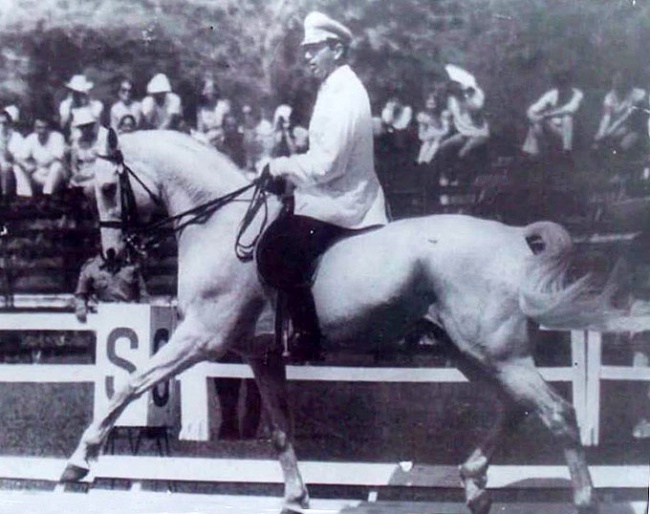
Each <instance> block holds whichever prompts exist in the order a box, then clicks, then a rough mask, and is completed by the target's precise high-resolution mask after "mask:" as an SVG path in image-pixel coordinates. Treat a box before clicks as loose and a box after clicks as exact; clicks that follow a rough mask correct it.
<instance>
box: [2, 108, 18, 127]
mask: <svg viewBox="0 0 650 514" xmlns="http://www.w3.org/2000/svg"><path fill="white" fill-rule="evenodd" d="M2 112H4V113H5V114H7V116H9V117H10V118H11V121H13V122H14V123H15V122H16V121H18V118H19V117H20V111H19V110H18V107H16V106H15V105H7V107H5V108H4V109H2Z"/></svg>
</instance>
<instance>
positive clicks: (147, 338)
mask: <svg viewBox="0 0 650 514" xmlns="http://www.w3.org/2000/svg"><path fill="white" fill-rule="evenodd" d="M154 309H158V311H157V314H156V316H154V315H153V314H154ZM166 309H167V310H166V311H165V308H161V307H154V308H150V307H149V306H147V305H128V306H127V305H124V304H121V305H119V304H108V305H102V306H101V309H100V312H99V314H91V315H89V317H88V322H87V323H85V324H82V323H80V322H79V321H77V319H76V318H75V316H74V315H73V314H70V313H0V329H1V330H17V331H25V330H62V331H67V330H90V331H94V332H96V333H97V334H98V340H97V364H94V365H88V364H85V365H70V364H33V365H24V364H3V365H0V382H14V383H16V382H26V383H77V382H79V383H81V382H86V383H88V382H90V383H94V384H95V391H96V393H95V408H101V406H102V402H105V401H107V398H106V394H108V392H106V393H105V394H103V395H102V394H100V393H102V392H103V391H104V390H105V389H106V383H107V377H112V378H115V380H116V381H118V382H119V379H120V378H121V379H124V378H125V376H126V375H128V369H125V364H124V363H125V361H126V362H127V363H131V364H132V365H134V366H137V365H138V364H140V363H142V362H143V359H146V358H147V357H148V356H149V354H150V353H151V351H152V347H151V345H152V343H151V341H152V338H154V337H155V336H154V332H155V329H156V328H157V327H164V328H165V329H166V330H167V329H168V330H169V331H171V330H172V329H173V326H174V323H175V318H174V316H173V307H171V306H168V307H166ZM161 310H162V313H163V314H164V316H162V318H165V319H163V321H162V322H161V321H160V320H161V315H160V313H161ZM170 312H171V313H172V314H171V315H168V314H169V313H170ZM165 316H166V317H165ZM144 317H146V322H143V318H144ZM649 321H650V320H649ZM649 325H650V323H649ZM115 334H117V336H115ZM129 334H131V335H129ZM601 352H602V335H601V334H600V333H598V332H585V331H574V332H571V362H572V365H571V366H565V367H552V368H542V369H541V370H540V371H541V373H542V375H543V376H544V378H545V379H546V380H549V381H557V382H569V383H570V384H571V390H572V400H573V404H574V407H575V409H576V414H577V417H578V422H579V424H580V427H581V436H582V440H583V443H584V444H586V445H597V444H598V441H599V432H600V426H599V425H600V408H601V381H603V380H640V381H649V382H650V368H647V369H640V368H632V367H622V366H604V365H603V364H602V357H601ZM127 367H128V366H127ZM213 377H233V378H250V377H252V373H251V370H250V368H249V367H248V366H246V365H243V364H217V363H202V364H199V365H197V366H195V367H194V368H192V369H190V370H188V371H186V372H185V373H183V374H182V375H181V376H180V381H181V399H180V403H181V424H182V426H181V432H180V435H181V438H184V439H192V440H206V439H207V438H208V436H209V433H210V430H209V426H208V418H209V417H208V405H209V402H208V394H209V393H208V390H209V389H208V384H207V381H208V379H210V378H213ZM287 377H288V379H289V380H301V381H336V382H390V383H458V382H464V381H465V380H466V379H465V377H464V376H463V375H462V374H461V373H460V372H459V371H458V370H456V369H453V368H369V367H363V368H362V367H337V366H289V367H288V369H287ZM172 390H173V389H172ZM152 408H154V407H152V405H151V402H148V403H147V399H146V398H145V399H144V400H143V402H142V404H141V405H140V407H139V410H140V411H143V412H144V414H142V413H137V412H136V413H135V414H133V413H132V414H133V415H132V419H131V421H129V419H126V418H125V419H126V421H125V422H124V423H121V424H126V425H133V426H142V425H147V424H149V423H150V422H151V412H150V411H151V410H152ZM132 410H133V412H135V411H136V410H138V409H132ZM127 412H129V411H127ZM161 412H162V411H161ZM158 415H159V417H160V418H161V419H162V418H165V413H164V412H162V413H158ZM121 419H122V418H121ZM143 420H144V421H143ZM159 422H160V421H158V423H159Z"/></svg>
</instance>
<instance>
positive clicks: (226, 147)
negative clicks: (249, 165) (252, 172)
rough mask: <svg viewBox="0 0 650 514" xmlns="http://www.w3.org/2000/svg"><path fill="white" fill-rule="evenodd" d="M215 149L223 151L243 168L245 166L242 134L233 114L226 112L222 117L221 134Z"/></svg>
mask: <svg viewBox="0 0 650 514" xmlns="http://www.w3.org/2000/svg"><path fill="white" fill-rule="evenodd" d="M217 149H218V150H219V151H220V152H223V153H225V154H226V155H227V156H228V157H230V159H232V161H233V162H234V163H235V164H236V165H237V166H239V167H240V168H242V169H243V168H244V167H245V166H246V152H245V151H244V134H243V132H242V131H241V130H240V129H239V123H238V122H237V118H236V117H235V115H234V114H230V113H228V114H226V115H225V116H224V118H223V134H222V135H221V137H220V139H219V141H218V145H217Z"/></svg>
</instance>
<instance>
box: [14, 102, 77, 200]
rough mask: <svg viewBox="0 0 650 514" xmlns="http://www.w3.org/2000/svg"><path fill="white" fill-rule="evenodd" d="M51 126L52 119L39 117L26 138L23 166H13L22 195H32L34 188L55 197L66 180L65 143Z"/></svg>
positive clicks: (61, 135) (21, 159)
mask: <svg viewBox="0 0 650 514" xmlns="http://www.w3.org/2000/svg"><path fill="white" fill-rule="evenodd" d="M51 123H52V122H51V119H50V117H49V116H47V115H45V114H40V115H37V116H36V119H35V120H34V132H32V133H31V134H30V135H29V136H27V138H26V139H25V144H24V145H23V152H22V155H21V158H20V160H19V164H20V166H17V167H14V172H15V173H16V190H17V193H18V195H20V196H33V194H34V187H37V188H38V189H40V190H41V191H42V193H43V194H44V195H52V194H53V193H54V192H56V191H57V190H58V189H59V187H61V186H62V185H63V183H64V181H65V167H64V165H63V158H64V155H65V140H64V138H63V134H61V133H60V132H57V131H55V130H52V126H51Z"/></svg>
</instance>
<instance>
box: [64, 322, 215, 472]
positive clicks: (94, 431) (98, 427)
mask: <svg viewBox="0 0 650 514" xmlns="http://www.w3.org/2000/svg"><path fill="white" fill-rule="evenodd" d="M189 326H190V325H189V324H188V323H187V322H185V323H182V324H181V325H179V327H178V329H177V330H176V332H174V334H173V336H172V338H171V339H170V340H169V343H168V344H166V345H165V346H163V347H162V348H161V349H160V350H159V351H158V352H157V353H156V354H155V355H154V356H153V357H152V358H151V359H150V360H149V362H148V363H147V364H146V365H145V366H144V367H143V368H141V369H138V370H136V371H134V372H133V373H132V374H131V375H130V376H129V379H128V381H127V382H126V383H125V384H124V385H123V386H122V387H121V388H118V389H117V390H116V391H115V394H114V395H113V397H112V398H111V400H110V402H109V405H108V410H107V411H106V412H105V413H104V414H103V415H102V416H100V417H98V418H97V419H94V420H93V422H92V423H91V424H90V426H89V427H88V428H87V429H86V430H85V431H84V433H83V435H82V436H81V440H80V441H79V445H78V446H77V448H76V450H75V451H74V453H73V454H72V456H71V457H70V459H68V463H67V466H66V468H65V470H64V471H63V474H62V475H61V481H62V482H76V481H79V480H81V479H82V478H84V477H85V476H86V475H87V474H88V472H89V471H90V463H89V460H91V459H96V458H97V457H98V456H99V453H100V451H101V449H102V445H103V444H104V442H105V441H106V438H107V437H108V434H109V432H110V430H111V428H113V425H114V424H115V422H116V421H117V419H118V418H119V417H120V414H122V412H124V410H125V409H126V408H127V407H128V406H129V404H130V403H131V402H133V401H134V400H135V399H137V398H138V397H140V396H141V395H142V394H144V393H145V392H146V391H148V390H149V389H151V388H152V387H154V386H155V385H156V384H158V383H159V382H162V381H164V380H166V379H168V378H171V377H173V376H174V375H176V374H178V373H180V372H181V371H183V370H185V369H187V368H189V367H190V366H192V365H193V364H195V363H197V362H199V361H200V360H202V358H204V355H203V352H202V351H201V348H203V347H204V344H201V343H202V342H203V343H204V342H205V341H203V340H202V339H201V338H203V339H205V337H206V336H205V332H203V333H202V334H201V333H200V332H198V331H197V330H196V329H195V328H189Z"/></svg>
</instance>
